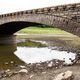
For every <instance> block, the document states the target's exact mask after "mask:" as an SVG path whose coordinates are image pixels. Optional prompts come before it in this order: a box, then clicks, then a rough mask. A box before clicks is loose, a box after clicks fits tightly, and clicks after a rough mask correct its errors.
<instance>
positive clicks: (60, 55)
mask: <svg viewBox="0 0 80 80" xmlns="http://www.w3.org/2000/svg"><path fill="white" fill-rule="evenodd" d="M14 54H15V55H16V56H17V57H18V58H20V59H21V60H22V61H24V62H25V63H40V62H45V61H49V60H53V59H58V60H64V61H65V64H72V63H73V62H71V60H70V58H71V59H72V60H75V58H76V54H74V53H72V52H70V53H68V52H67V51H58V50H51V49H49V48H48V47H44V48H37V47H34V48H33V47H17V51H15V52H14Z"/></svg>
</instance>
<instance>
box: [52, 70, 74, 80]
mask: <svg viewBox="0 0 80 80" xmlns="http://www.w3.org/2000/svg"><path fill="white" fill-rule="evenodd" d="M53 80H73V73H72V71H66V72H64V73H60V74H58V75H57V76H56V77H55V78H54V79H53Z"/></svg>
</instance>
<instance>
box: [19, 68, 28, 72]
mask: <svg viewBox="0 0 80 80" xmlns="http://www.w3.org/2000/svg"><path fill="white" fill-rule="evenodd" d="M19 73H28V71H27V70H26V69H21V70H20V71H19Z"/></svg>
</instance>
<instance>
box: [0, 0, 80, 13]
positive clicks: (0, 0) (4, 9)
mask: <svg viewBox="0 0 80 80" xmlns="http://www.w3.org/2000/svg"><path fill="white" fill-rule="evenodd" d="M70 3H80V0H0V14H5V13H11V12H16V11H23V10H29V9H36V8H42V7H50V6H56V5H62V4H70Z"/></svg>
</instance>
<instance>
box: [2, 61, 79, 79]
mask: <svg viewBox="0 0 80 80" xmlns="http://www.w3.org/2000/svg"><path fill="white" fill-rule="evenodd" d="M52 63H53V64H52ZM67 70H70V71H72V72H73V75H74V79H73V80H80V61H77V63H75V64H72V65H66V66H65V65H63V62H62V61H58V60H54V61H47V62H44V63H39V64H38V63H37V64H28V65H26V64H25V65H18V66H17V67H16V68H15V69H14V70H10V69H7V70H5V71H1V72H0V80H53V79H54V78H55V76H56V75H58V74H59V73H61V72H65V71H67Z"/></svg>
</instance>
